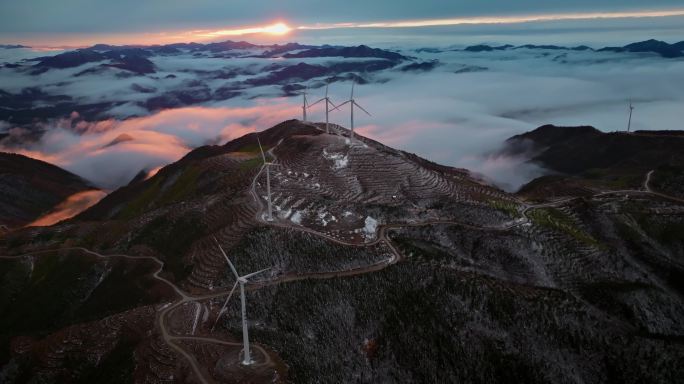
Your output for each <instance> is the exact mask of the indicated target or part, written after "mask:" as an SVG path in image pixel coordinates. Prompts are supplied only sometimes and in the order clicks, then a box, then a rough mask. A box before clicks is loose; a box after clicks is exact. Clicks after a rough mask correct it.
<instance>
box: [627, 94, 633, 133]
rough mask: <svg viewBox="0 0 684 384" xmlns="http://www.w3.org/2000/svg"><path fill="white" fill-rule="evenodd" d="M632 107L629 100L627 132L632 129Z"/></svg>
mask: <svg viewBox="0 0 684 384" xmlns="http://www.w3.org/2000/svg"><path fill="white" fill-rule="evenodd" d="M633 110H634V106H633V105H632V100H631V99H630V100H629V120H628V121H627V132H629V130H630V129H631V128H632V111H633Z"/></svg>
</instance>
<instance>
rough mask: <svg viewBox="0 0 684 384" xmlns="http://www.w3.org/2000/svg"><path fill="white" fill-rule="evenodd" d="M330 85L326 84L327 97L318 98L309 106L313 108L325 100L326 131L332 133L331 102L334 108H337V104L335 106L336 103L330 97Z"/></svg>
mask: <svg viewBox="0 0 684 384" xmlns="http://www.w3.org/2000/svg"><path fill="white" fill-rule="evenodd" d="M328 85H329V84H326V85H325V97H324V98H322V99H320V100H317V101H316V102H315V103H313V104H311V105H309V108H311V107H313V106H314V105H316V104H318V103H320V102H321V101H324V100H325V133H330V122H329V118H328V115H329V113H330V111H332V109H330V107H329V104H332V106H333V107H334V108H333V109H335V108H337V106H335V103H333V102H332V100H330V98H329V97H328Z"/></svg>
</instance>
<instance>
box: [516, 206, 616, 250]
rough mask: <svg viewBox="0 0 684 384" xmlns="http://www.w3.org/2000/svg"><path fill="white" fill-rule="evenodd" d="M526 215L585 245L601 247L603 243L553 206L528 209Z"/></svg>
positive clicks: (536, 222)
mask: <svg viewBox="0 0 684 384" xmlns="http://www.w3.org/2000/svg"><path fill="white" fill-rule="evenodd" d="M528 216H529V217H530V219H532V221H534V223H535V224H537V225H540V226H542V227H546V228H550V229H552V230H555V231H559V232H563V233H565V234H567V235H570V236H572V237H574V238H575V239H576V240H578V241H580V242H582V243H585V244H587V245H591V246H593V247H598V248H601V247H603V244H601V243H600V242H599V241H598V240H596V239H595V238H594V237H593V236H591V235H590V234H588V233H587V232H585V231H583V230H582V229H581V228H580V227H579V226H577V224H575V223H574V222H573V221H572V219H571V218H570V217H569V216H568V215H566V214H564V213H563V212H561V211H559V210H557V209H555V208H536V209H533V210H531V211H529V213H528Z"/></svg>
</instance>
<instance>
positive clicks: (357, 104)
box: [354, 101, 371, 116]
mask: <svg viewBox="0 0 684 384" xmlns="http://www.w3.org/2000/svg"><path fill="white" fill-rule="evenodd" d="M354 105H356V106H357V107H359V108H360V109H361V110H362V111H364V112H366V115H368V116H371V114H370V113H369V112H368V111H366V110H365V109H363V107H362V106H360V105H359V103H357V102H356V101H355V102H354Z"/></svg>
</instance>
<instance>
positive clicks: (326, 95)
mask: <svg viewBox="0 0 684 384" xmlns="http://www.w3.org/2000/svg"><path fill="white" fill-rule="evenodd" d="M329 85H330V84H329V83H326V84H325V98H326V99H327V98H328V86H329Z"/></svg>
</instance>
